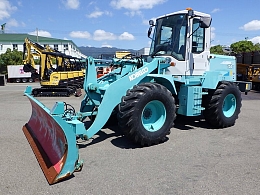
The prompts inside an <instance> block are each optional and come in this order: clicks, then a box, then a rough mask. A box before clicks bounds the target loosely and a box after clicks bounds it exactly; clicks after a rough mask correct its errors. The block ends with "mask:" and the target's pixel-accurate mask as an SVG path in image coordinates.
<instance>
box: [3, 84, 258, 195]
mask: <svg viewBox="0 0 260 195" xmlns="http://www.w3.org/2000/svg"><path fill="white" fill-rule="evenodd" d="M26 85H27V84H16V83H14V84H10V83H8V84H7V85H6V86H0V151H1V154H0V194H3V195H7V194H14V195H16V194H17V195H18V194H19V195H35V194H37V195H40V194H55V195H57V194H64V195H67V194H70V195H72V194H80V195H82V194H97V195H99V194H122V195H126V194H129V195H132V194H137V195H138V194H145V195H146V194H147V195H148V194H149V195H159V194H169V195H175V194H180V195H190V194H192V195H204V194H209V195H215V194H218V195H224V194H228V195H229V194H230V195H258V194H259V193H260V127H259V121H260V117H259V116H260V93H257V92H250V93H249V94H248V95H247V96H245V95H244V94H243V95H242V98H243V101H242V104H243V106H242V109H241V113H240V115H239V119H238V120H237V121H236V124H235V126H233V127H229V128H225V129H213V128H211V127H210V126H209V125H208V124H207V123H206V122H205V121H204V119H203V118H201V117H178V118H177V119H176V122H175V126H174V128H172V130H171V134H170V135H169V139H168V140H167V141H166V142H164V143H162V144H159V145H155V146H151V147H144V148H141V147H139V146H137V145H135V144H133V143H132V142H131V141H129V140H128V139H127V138H125V137H124V136H122V134H121V132H120V130H119V129H117V127H116V126H114V127H109V128H106V129H102V130H101V131H100V132H99V133H98V134H97V135H95V136H94V138H93V139H90V140H89V141H86V142H82V143H80V144H79V145H80V149H79V153H80V159H83V160H84V166H83V169H82V171H81V172H76V173H75V174H74V176H73V177H72V178H70V179H68V180H65V181H62V182H59V183H57V184H54V185H49V184H48V183H47V181H46V179H45V177H44V175H43V173H42V171H41V168H40V167H39V165H38V162H37V160H36V158H35V156H34V154H33V152H32V150H31V148H30V146H29V144H28V142H27V139H26V138H25V136H24V134H23V132H22V126H23V125H24V124H25V123H26V122H28V120H29V118H30V116H31V105H30V103H29V101H28V99H27V97H25V96H23V90H24V89H25V86H26ZM32 85H33V87H36V86H38V84H37V83H33V84H32ZM38 99H39V100H40V101H42V102H43V103H44V104H45V105H46V106H48V107H50V108H51V107H52V105H54V103H55V102H56V101H66V102H67V103H69V104H71V105H73V106H74V107H75V108H76V110H77V111H78V110H79V107H80V103H81V100H82V99H83V97H39V98H38Z"/></svg>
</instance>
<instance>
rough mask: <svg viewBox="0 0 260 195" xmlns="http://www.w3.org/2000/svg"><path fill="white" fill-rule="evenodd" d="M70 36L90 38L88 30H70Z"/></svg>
mask: <svg viewBox="0 0 260 195" xmlns="http://www.w3.org/2000/svg"><path fill="white" fill-rule="evenodd" d="M70 36H71V37H73V38H81V39H91V34H90V33H89V32H88V31H72V32H71V33H70Z"/></svg>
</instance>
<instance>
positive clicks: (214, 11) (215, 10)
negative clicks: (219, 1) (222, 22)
mask: <svg viewBox="0 0 260 195" xmlns="http://www.w3.org/2000/svg"><path fill="white" fill-rule="evenodd" d="M219 11H220V9H219V8H215V9H213V10H212V11H211V13H217V12H219Z"/></svg>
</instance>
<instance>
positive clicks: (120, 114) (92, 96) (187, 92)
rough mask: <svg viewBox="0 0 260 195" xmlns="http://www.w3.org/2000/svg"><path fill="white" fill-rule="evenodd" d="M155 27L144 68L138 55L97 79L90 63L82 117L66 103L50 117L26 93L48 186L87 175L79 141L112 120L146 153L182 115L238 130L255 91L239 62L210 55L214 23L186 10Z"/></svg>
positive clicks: (30, 132)
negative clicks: (246, 99) (245, 101)
mask: <svg viewBox="0 0 260 195" xmlns="http://www.w3.org/2000/svg"><path fill="white" fill-rule="evenodd" d="M149 24H150V28H149V30H148V36H149V38H151V39H152V43H151V49H150V55H149V57H148V58H147V59H146V60H145V61H144V60H143V59H142V57H139V56H134V55H132V54H129V55H128V56H127V57H124V58H122V59H116V58H114V59H113V60H112V61H111V62H110V63H109V64H108V66H109V67H112V71H111V72H110V73H108V74H106V75H104V76H102V77H100V78H97V76H96V66H95V60H94V59H93V58H92V57H88V59H87V66H86V73H85V80H84V90H85V97H84V98H83V100H82V101H81V105H80V111H79V112H75V109H74V108H73V107H72V106H71V105H68V104H66V103H64V102H56V104H55V105H54V107H53V108H52V109H48V108H47V107H45V106H44V105H43V104H42V103H41V102H39V101H38V100H37V99H36V98H35V97H33V96H31V95H30V94H31V88H30V87H27V88H26V90H25V95H26V96H27V97H28V98H29V100H30V102H31V105H32V115H31V118H30V120H29V122H28V123H26V124H25V125H24V127H23V131H24V134H25V136H26V137H27V139H28V141H29V143H30V145H31V147H32V149H33V151H34V153H35V156H36V158H37V159H38V162H39V164H40V166H41V168H42V170H43V172H44V175H45V176H46V178H47V181H48V182H49V184H53V183H56V182H58V181H60V180H62V179H65V178H68V177H69V176H71V175H72V174H73V172H75V171H80V170H81V168H82V165H83V164H82V161H80V160H79V155H78V147H77V139H82V140H87V139H90V138H91V137H93V135H95V134H96V133H97V132H98V131H100V129H102V127H103V126H104V125H105V124H106V123H107V122H108V121H110V120H111V119H114V122H116V123H117V124H118V126H119V127H120V128H121V129H122V132H123V133H124V134H125V135H126V136H127V137H129V139H131V140H133V142H135V143H137V144H140V145H141V146H150V145H155V144H159V143H162V142H164V141H165V140H166V139H167V136H168V135H169V134H170V130H171V129H172V128H174V127H173V125H174V120H175V117H176V115H177V114H179V115H184V116H199V115H204V117H205V120H206V121H207V122H208V123H209V124H210V125H212V126H213V127H214V128H225V127H229V126H232V125H234V124H235V121H236V120H237V119H238V115H239V113H240V109H241V92H246V93H247V92H248V91H249V90H250V89H251V83H250V82H239V81H236V59H235V57H233V56H222V55H215V54H210V25H211V16H210V15H208V14H204V13H201V12H197V11H194V10H192V9H187V10H183V11H178V12H174V13H171V14H167V15H164V16H161V17H158V18H157V19H156V22H154V21H150V22H149ZM153 29H154V30H153ZM152 31H153V33H152ZM152 34H153V35H152ZM90 119H91V120H92V123H91V125H90V126H89V127H86V126H85V125H84V124H85V122H86V121H89V120H90Z"/></svg>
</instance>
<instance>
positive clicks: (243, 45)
mask: <svg viewBox="0 0 260 195" xmlns="http://www.w3.org/2000/svg"><path fill="white" fill-rule="evenodd" d="M230 47H231V50H232V51H233V52H234V53H243V52H251V51H259V50H260V44H259V43H257V44H253V42H252V41H248V40H243V41H238V42H236V43H232V44H231V45H230Z"/></svg>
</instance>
